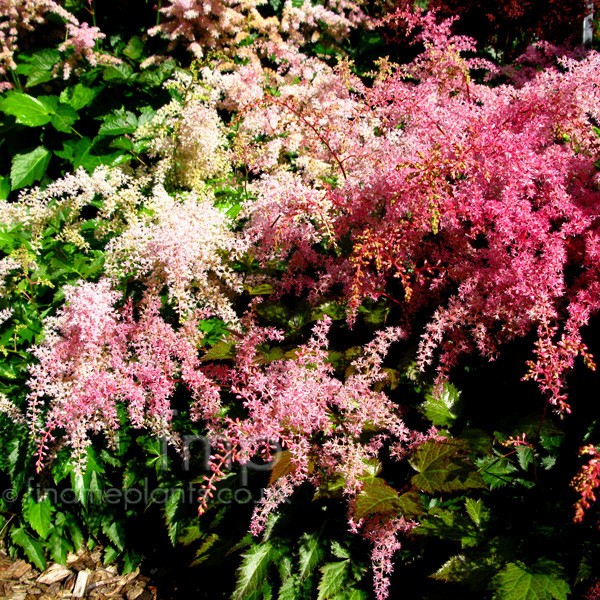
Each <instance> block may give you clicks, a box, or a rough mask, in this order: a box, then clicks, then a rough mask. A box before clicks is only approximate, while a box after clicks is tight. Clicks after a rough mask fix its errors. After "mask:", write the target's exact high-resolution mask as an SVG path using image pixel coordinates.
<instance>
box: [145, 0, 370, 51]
mask: <svg viewBox="0 0 600 600" xmlns="http://www.w3.org/2000/svg"><path fill="white" fill-rule="evenodd" d="M264 4H266V0H212V1H210V2H207V1H206V0H169V4H168V5H166V6H164V7H162V8H161V9H160V12H161V15H162V17H163V22H162V23H160V24H159V25H157V26H156V27H153V28H152V29H150V31H149V33H150V35H158V34H160V35H162V36H165V37H168V38H169V39H170V40H171V47H174V46H175V45H176V44H177V43H178V42H183V43H184V44H186V45H187V47H188V50H190V51H191V52H193V53H194V54H195V55H196V56H197V57H198V58H200V57H202V56H204V54H205V52H206V50H207V49H213V48H218V49H221V50H224V51H226V52H232V51H234V52H235V53H236V54H239V55H242V56H246V57H255V56H256V54H255V51H256V49H255V48H250V49H249V48H243V47H240V46H238V44H239V43H240V42H243V41H244V40H246V39H247V38H249V36H250V35H251V34H254V35H255V36H256V34H258V36H259V39H261V40H268V41H270V42H274V43H276V44H277V45H281V46H287V45H288V44H292V45H293V46H294V47H297V46H298V45H300V44H302V43H304V42H305V41H306V39H311V40H312V41H313V42H314V41H317V40H318V39H319V38H320V35H321V33H320V32H321V31H322V30H325V31H327V33H328V34H329V35H330V36H331V37H333V38H334V39H341V38H343V37H344V36H345V35H347V34H348V32H349V31H350V29H352V28H353V27H356V26H357V25H358V24H359V23H361V22H363V21H364V20H365V14H364V12H363V11H362V9H361V2H358V1H356V0H325V1H324V2H315V3H314V4H313V2H311V1H310V0H305V1H304V2H303V3H301V4H299V3H297V2H293V1H292V0H286V1H285V3H284V6H283V10H282V17H281V20H279V18H278V17H276V16H270V17H263V16H262V14H261V12H260V10H259V7H260V6H262V5H264Z"/></svg>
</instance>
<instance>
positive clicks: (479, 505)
mask: <svg viewBox="0 0 600 600" xmlns="http://www.w3.org/2000/svg"><path fill="white" fill-rule="evenodd" d="M465 508H466V509H467V514H468V515H469V517H471V521H473V523H475V525H477V527H479V526H480V525H481V523H482V521H484V520H485V519H486V518H487V516H488V511H487V509H486V507H485V506H484V505H483V500H481V499H479V500H474V499H473V498H467V499H466V500H465Z"/></svg>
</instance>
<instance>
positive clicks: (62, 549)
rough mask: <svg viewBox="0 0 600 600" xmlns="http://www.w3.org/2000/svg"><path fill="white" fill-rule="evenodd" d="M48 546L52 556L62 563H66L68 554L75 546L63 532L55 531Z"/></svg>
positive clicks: (54, 559) (55, 560)
mask: <svg viewBox="0 0 600 600" xmlns="http://www.w3.org/2000/svg"><path fill="white" fill-rule="evenodd" d="M48 546H49V548H50V558H52V560H53V561H54V562H57V563H60V564H61V565H64V564H66V562H67V554H68V553H69V552H71V550H73V546H72V545H71V543H70V542H69V540H68V539H67V538H65V537H64V535H63V534H62V532H59V531H55V532H54V533H52V535H51V536H50V542H49V544H48Z"/></svg>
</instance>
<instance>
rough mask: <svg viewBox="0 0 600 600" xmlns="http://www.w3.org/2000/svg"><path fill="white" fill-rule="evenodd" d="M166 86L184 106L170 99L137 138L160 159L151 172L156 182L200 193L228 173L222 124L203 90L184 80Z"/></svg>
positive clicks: (227, 156)
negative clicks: (211, 180) (183, 100)
mask: <svg viewBox="0 0 600 600" xmlns="http://www.w3.org/2000/svg"><path fill="white" fill-rule="evenodd" d="M166 87H167V88H170V89H176V90H177V91H178V92H179V93H180V95H181V96H184V97H185V98H186V101H185V103H184V104H181V102H180V101H179V100H173V101H172V102H170V103H169V104H167V105H166V106H163V107H162V108H161V109H159V110H158V111H157V112H156V114H155V116H154V118H153V119H152V120H151V121H149V122H148V123H146V124H145V125H143V126H142V127H140V128H139V129H138V131H137V132H136V134H135V136H136V139H137V140H144V141H145V142H146V144H147V149H146V152H147V153H148V154H149V155H150V156H151V157H153V158H158V159H159V161H158V162H157V164H156V166H155V167H154V169H153V175H154V178H155V180H156V181H157V182H165V181H166V180H167V179H168V178H170V180H172V181H173V182H175V183H176V185H177V186H178V187H179V186H184V187H187V188H189V189H192V190H202V189H203V188H204V182H205V181H206V180H207V179H212V178H214V177H223V176H224V175H226V174H227V173H229V172H230V171H231V160H230V157H229V155H228V153H227V148H226V146H227V139H226V137H225V134H224V125H223V122H222V121H221V118H220V117H219V115H218V114H217V110H216V108H215V107H214V99H213V98H211V97H210V93H209V90H207V89H206V88H205V87H202V86H200V85H196V84H193V83H192V82H191V80H189V79H186V78H183V77H179V78H176V79H174V80H172V81H170V82H168V83H167V86H166ZM207 94H208V96H207ZM213 95H214V94H213Z"/></svg>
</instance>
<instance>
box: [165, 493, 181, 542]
mask: <svg viewBox="0 0 600 600" xmlns="http://www.w3.org/2000/svg"><path fill="white" fill-rule="evenodd" d="M182 499H183V490H182V489H181V488H177V489H175V490H172V491H171V493H170V494H169V498H168V499H167V501H166V502H165V521H166V523H167V532H168V534H169V538H170V540H171V543H172V544H173V545H175V540H176V539H177V534H178V533H179V527H180V525H181V522H180V521H178V520H177V519H175V515H176V514H177V512H178V510H179V508H180V506H181V501H182Z"/></svg>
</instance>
